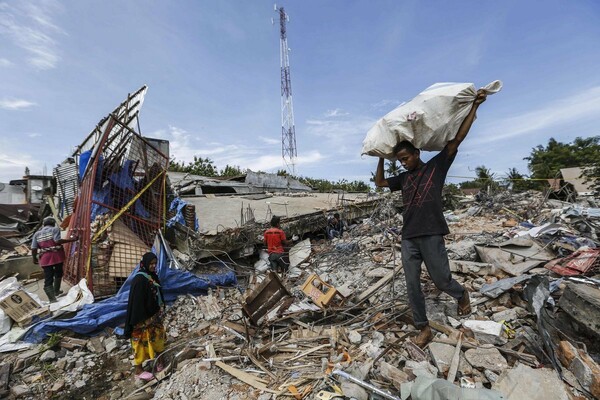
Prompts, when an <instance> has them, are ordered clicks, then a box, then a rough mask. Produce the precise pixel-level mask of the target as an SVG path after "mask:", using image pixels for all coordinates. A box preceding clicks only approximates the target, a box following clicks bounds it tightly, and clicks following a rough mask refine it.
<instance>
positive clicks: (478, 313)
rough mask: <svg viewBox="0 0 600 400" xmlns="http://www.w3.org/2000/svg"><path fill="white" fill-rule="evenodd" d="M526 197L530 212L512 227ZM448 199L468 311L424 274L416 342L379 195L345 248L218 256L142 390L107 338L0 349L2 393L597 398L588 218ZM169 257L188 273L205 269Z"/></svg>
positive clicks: (552, 208)
mask: <svg viewBox="0 0 600 400" xmlns="http://www.w3.org/2000/svg"><path fill="white" fill-rule="evenodd" d="M536 196H537V197H536ZM533 197H534V198H535V199H536V200H535V201H536V202H537V201H538V200H539V201H540V205H539V207H538V206H536V207H538V208H535V210H536V212H537V214H536V215H535V216H534V217H532V216H530V217H529V218H528V219H525V218H524V217H523V215H531V214H530V213H532V212H533V210H534V208H532V207H531V202H526V201H525V200H526V199H527V198H530V199H531V198H533ZM490 201H492V200H490ZM502 202H504V203H506V204H510V210H509V211H507V210H504V208H508V206H506V207H505V206H502V207H500V204H502ZM462 204H463V208H461V209H456V210H454V211H453V212H452V214H449V213H448V214H447V219H448V221H449V225H450V230H451V232H452V233H451V234H450V235H448V236H447V248H448V254H449V257H450V259H451V261H450V263H451V269H452V271H453V275H454V277H455V278H456V279H457V280H458V281H459V282H460V283H461V284H463V285H464V286H465V287H466V288H467V289H468V290H469V291H470V293H471V305H472V308H473V312H472V314H471V315H469V316H466V317H459V316H458V315H457V313H456V300H454V299H453V298H451V297H449V296H448V295H446V294H444V293H442V292H440V291H439V290H438V289H437V288H436V287H435V285H434V284H433V283H432V281H431V280H430V279H429V276H428V275H427V273H426V272H425V269H424V272H423V275H422V283H423V290H424V292H425V294H426V298H427V312H428V317H429V319H430V325H431V327H432V329H433V330H434V332H435V336H434V338H433V340H432V342H430V343H429V344H428V345H427V346H425V348H422V349H421V348H419V347H417V346H416V345H415V344H414V343H413V342H412V340H411V339H412V337H413V336H415V335H416V333H417V331H416V330H415V329H414V327H413V326H412V321H411V313H410V310H409V307H408V302H407V299H406V290H405V283H404V276H403V270H402V263H401V254H400V243H401V235H400V228H401V223H402V221H401V217H400V216H399V214H398V213H397V209H396V207H397V205H398V200H397V199H396V198H394V197H392V196H390V197H387V198H386V200H384V201H382V202H381V204H380V205H379V207H377V209H376V210H375V211H374V212H373V213H372V215H371V216H370V217H369V218H366V219H363V220H360V221H355V223H354V224H353V225H350V227H349V229H348V231H347V232H345V234H344V236H343V238H341V239H334V240H332V241H327V240H321V239H313V240H309V239H305V240H303V241H302V242H300V243H299V244H298V245H297V246H296V248H295V249H296V250H294V249H292V251H291V252H290V253H291V255H290V258H291V259H292V260H293V262H292V265H291V268H290V270H289V272H288V273H286V274H283V275H278V274H276V273H274V272H271V271H268V270H267V271H265V270H264V269H263V268H260V269H259V270H257V271H249V270H248V268H247V267H243V266H242V265H241V263H238V262H237V261H235V260H232V259H231V258H229V257H228V256H227V255H223V256H222V257H221V258H222V259H221V260H220V261H219V260H218V262H220V263H225V264H227V265H228V266H229V267H230V268H235V269H236V272H238V273H239V274H240V275H244V276H247V281H246V279H244V280H242V281H241V282H243V284H242V286H241V287H237V288H217V289H213V290H209V292H208V293H207V295H206V296H191V295H184V296H180V297H178V298H177V300H176V301H175V302H174V303H173V304H171V305H170V306H169V307H168V308H167V311H166V313H165V315H164V321H165V327H166V329H167V335H168V347H167V349H166V350H165V352H163V353H162V354H161V355H160V356H159V357H158V358H157V359H155V360H151V361H150V362H149V363H148V365H146V368H147V369H148V370H150V371H152V372H153V373H154V375H155V377H156V379H155V380H153V381H150V382H149V383H143V382H141V381H137V380H135V378H134V376H133V373H132V368H131V360H132V356H131V354H130V353H131V352H130V347H129V344H128V343H127V342H126V341H125V340H122V339H119V338H118V337H116V336H115V335H114V334H113V333H112V331H107V332H106V333H105V334H104V335H100V336H96V337H92V338H81V337H69V336H64V337H61V338H59V339H56V338H55V339H54V340H53V341H52V338H51V341H49V342H48V343H46V344H44V345H42V346H41V347H38V348H32V349H30V350H27V351H25V352H20V353H10V354H7V355H5V356H3V365H10V367H9V369H10V372H9V374H8V375H7V377H6V379H5V381H4V382H2V381H1V380H0V384H4V386H3V387H4V390H5V392H6V393H11V394H12V396H13V397H15V398H39V396H40V395H42V394H46V395H49V397H50V398H52V397H54V398H92V397H93V398H102V399H115V398H128V396H130V398H152V397H153V398H156V399H159V398H160V399H173V400H175V399H192V398H194V399H239V400H244V399H261V400H267V399H271V398H295V399H309V400H310V399H327V398H335V397H340V398H342V397H343V396H345V397H346V398H354V399H365V400H366V399H371V398H385V399H401V398H402V399H406V398H408V396H409V395H410V396H411V398H412V399H414V400H417V399H429V398H445V397H443V396H450V395H452V396H471V398H480V399H501V398H503V399H523V398H533V399H535V398H537V399H542V398H553V399H555V398H557V399H572V398H581V399H584V398H590V399H591V398H600V367H599V364H598V363H599V361H600V344H599V343H600V341H599V340H598V339H600V337H599V333H598V332H600V279H598V278H599V276H598V274H599V267H600V251H599V250H598V248H599V245H598V234H599V233H600V231H599V230H598V229H597V226H598V222H599V220H600V219H599V217H600V213H599V212H598V209H597V208H594V207H592V206H593V205H594V204H590V203H589V202H588V203H585V204H571V203H566V204H563V203H562V202H561V203H557V202H556V201H555V200H545V199H544V198H543V197H541V195H533V194H522V195H514V196H509V195H507V194H502V195H501V196H500V195H499V197H498V198H494V199H493V204H498V205H497V206H496V205H494V206H493V207H491V208H490V207H487V206H486V205H481V204H479V203H477V202H476V201H469V202H466V201H463V202H462ZM473 207H479V210H480V211H477V212H473ZM175 255H176V256H177V257H182V258H185V265H186V268H190V269H192V267H191V265H193V266H194V267H193V268H194V269H195V270H196V271H197V272H206V271H212V269H214V268H215V264H214V263H213V262H204V261H202V262H197V261H194V260H193V259H191V258H190V256H189V254H184V253H183V252H175ZM245 264H246V263H244V265H245ZM250 264H251V263H250ZM259 264H260V262H257V265H259ZM204 269H206V271H204ZM260 271H262V272H260ZM65 335H68V333H65ZM71 336H72V335H71ZM1 376H3V375H2V374H1V373H0V377H1ZM0 390H2V388H0Z"/></svg>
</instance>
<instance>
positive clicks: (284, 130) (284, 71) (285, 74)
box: [274, 5, 298, 175]
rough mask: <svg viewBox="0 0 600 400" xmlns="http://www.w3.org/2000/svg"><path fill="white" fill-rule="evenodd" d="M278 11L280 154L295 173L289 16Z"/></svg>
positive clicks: (280, 9)
mask: <svg viewBox="0 0 600 400" xmlns="http://www.w3.org/2000/svg"><path fill="white" fill-rule="evenodd" d="M274 8H275V11H276V12H278V13H279V28H280V29H279V31H280V40H279V42H280V49H279V50H280V54H279V57H280V59H281V156H282V157H283V162H284V164H285V166H286V169H287V170H288V172H289V173H291V174H292V175H296V157H297V156H298V154H297V152H296V126H295V125H294V106H293V103H292V80H291V77H290V57H289V51H290V49H289V48H288V43H287V32H286V26H285V25H286V23H287V22H289V20H290V18H289V16H288V15H287V14H286V13H285V10H284V9H283V7H279V8H277V5H275V7H274Z"/></svg>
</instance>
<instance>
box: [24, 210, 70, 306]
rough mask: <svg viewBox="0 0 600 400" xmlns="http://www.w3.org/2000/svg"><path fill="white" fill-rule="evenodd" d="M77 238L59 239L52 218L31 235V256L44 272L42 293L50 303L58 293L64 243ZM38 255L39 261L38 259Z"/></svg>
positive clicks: (47, 218)
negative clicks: (44, 293)
mask: <svg viewBox="0 0 600 400" xmlns="http://www.w3.org/2000/svg"><path fill="white" fill-rule="evenodd" d="M78 239H79V238H77V237H75V238H71V239H61V237H60V228H59V227H57V226H56V221H55V220H54V218H52V217H46V218H44V221H43V226H42V229H40V230H39V231H37V232H36V233H35V234H34V235H33V240H32V241H31V256H32V257H33V263H34V264H38V263H39V264H40V265H41V266H42V269H43V270H44V292H46V295H47V296H48V300H49V301H50V302H51V303H54V302H55V301H56V296H58V295H59V294H60V293H61V291H60V283H61V280H62V276H63V262H64V261H65V250H64V249H63V246H62V245H63V244H64V243H70V242H74V241H76V240H78ZM38 254H39V259H38Z"/></svg>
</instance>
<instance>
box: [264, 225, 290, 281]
mask: <svg viewBox="0 0 600 400" xmlns="http://www.w3.org/2000/svg"><path fill="white" fill-rule="evenodd" d="M280 220H281V218H280V217H278V216H273V218H271V227H270V228H269V229H267V230H266V231H265V233H264V235H263V236H264V241H265V244H266V245H267V252H268V253H269V264H270V265H271V268H272V269H274V270H275V271H281V272H285V271H287V269H288V266H289V260H286V258H287V257H286V256H285V249H284V248H283V246H291V245H292V243H293V241H296V240H298V236H296V235H294V236H293V237H292V240H291V241H290V240H287V239H286V237H285V232H284V231H282V230H281V228H280V227H279V222H280Z"/></svg>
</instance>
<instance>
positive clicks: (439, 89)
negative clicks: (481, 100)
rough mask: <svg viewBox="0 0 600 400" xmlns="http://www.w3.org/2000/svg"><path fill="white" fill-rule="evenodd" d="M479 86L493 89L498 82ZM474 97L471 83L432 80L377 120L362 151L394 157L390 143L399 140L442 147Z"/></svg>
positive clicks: (426, 147)
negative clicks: (407, 100) (430, 83)
mask: <svg viewBox="0 0 600 400" xmlns="http://www.w3.org/2000/svg"><path fill="white" fill-rule="evenodd" d="M482 89H483V90H485V91H486V92H487V93H488V94H493V93H497V92H499V91H500V89H502V82H500V81H493V82H491V83H489V84H488V85H486V86H484V87H483V88H482ZM476 97H477V90H476V89H475V85H473V84H472V83H436V84H434V85H432V86H430V87H428V88H427V89H425V91H423V92H421V93H420V94H419V95H418V96H417V97H415V98H414V99H412V100H411V101H409V102H408V103H404V104H401V105H399V106H398V107H396V108H395V109H394V110H392V111H390V112H389V113H388V114H386V115H385V116H384V117H383V118H381V119H380V120H379V121H377V122H376V123H375V125H374V126H373V127H372V128H371V129H370V130H369V132H368V133H367V137H366V138H365V140H364V141H363V148H362V154H368V155H370V156H376V157H384V158H387V159H395V154H393V149H394V146H395V145H396V144H397V143H399V142H401V141H403V140H408V141H409V142H411V143H412V144H413V145H414V146H415V147H416V148H418V149H422V150H428V151H439V150H442V149H443V148H444V146H445V145H446V143H448V142H449V141H450V140H452V139H454V136H456V132H457V131H458V128H459V127H460V124H461V123H462V122H463V120H464V119H465V117H466V116H467V114H468V113H469V111H470V110H471V106H472V104H473V101H474V100H475V98H476Z"/></svg>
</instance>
